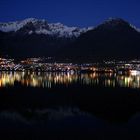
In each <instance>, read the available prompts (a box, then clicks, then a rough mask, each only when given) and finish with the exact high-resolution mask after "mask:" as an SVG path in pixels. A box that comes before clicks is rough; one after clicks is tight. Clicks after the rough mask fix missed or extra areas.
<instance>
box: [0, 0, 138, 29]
mask: <svg viewBox="0 0 140 140" xmlns="http://www.w3.org/2000/svg"><path fill="white" fill-rule="evenodd" d="M29 17H34V18H39V19H46V20H47V21H48V22H61V23H63V24H66V25H68V26H80V27H87V26H96V25H97V24H99V23H101V22H102V21H104V20H105V19H108V18H109V17H120V18H124V19H125V20H127V21H129V22H130V23H132V24H134V25H135V26H137V27H140V0H23V1H22V0H0V21H1V22H5V21H15V20H22V19H24V18H29Z"/></svg>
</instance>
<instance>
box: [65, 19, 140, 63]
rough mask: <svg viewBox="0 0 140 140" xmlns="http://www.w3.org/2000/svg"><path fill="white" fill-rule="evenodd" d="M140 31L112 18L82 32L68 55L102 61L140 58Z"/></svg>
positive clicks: (74, 57)
mask: <svg viewBox="0 0 140 140" xmlns="http://www.w3.org/2000/svg"><path fill="white" fill-rule="evenodd" d="M139 51H140V32H139V31H138V30H137V28H136V27H134V26H132V25H131V24H129V23H128V22H127V21H125V20H123V19H120V18H111V19H108V20H106V21H105V22H103V23H102V24H100V25H98V26H97V27H95V28H94V29H93V30H90V31H87V32H85V33H83V34H81V35H80V36H79V37H78V38H77V40H76V41H75V42H74V44H73V45H72V47H71V48H66V49H65V51H64V52H68V53H65V55H66V56H69V57H71V58H72V59H74V60H77V59H79V60H83V61H84V60H89V61H94V60H95V61H97V60H98V61H100V60H103V59H108V60H109V59H110V60H111V59H133V58H140V54H139Z"/></svg>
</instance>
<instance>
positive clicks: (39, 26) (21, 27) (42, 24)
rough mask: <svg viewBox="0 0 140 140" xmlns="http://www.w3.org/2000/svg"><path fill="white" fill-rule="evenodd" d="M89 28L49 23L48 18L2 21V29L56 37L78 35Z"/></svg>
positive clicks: (0, 28) (0, 29)
mask: <svg viewBox="0 0 140 140" xmlns="http://www.w3.org/2000/svg"><path fill="white" fill-rule="evenodd" d="M87 30H89V29H88V28H87V29H86V28H83V29H80V28H78V27H68V26H66V25H63V24H61V23H48V22H47V21H46V20H38V19H35V18H28V19H25V20H22V21H16V22H8V23H0V31H2V32H14V33H23V34H28V35H31V34H33V33H35V34H44V35H49V36H55V37H65V38H71V37H78V36H79V35H80V34H81V33H84V32H86V31H87Z"/></svg>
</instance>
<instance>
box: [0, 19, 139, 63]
mask: <svg viewBox="0 0 140 140" xmlns="http://www.w3.org/2000/svg"><path fill="white" fill-rule="evenodd" d="M30 20H33V22H30ZM30 20H29V19H28V20H25V21H24V23H26V24H25V25H24V27H22V28H21V29H19V30H17V31H16V32H0V44H1V47H0V53H1V54H8V55H10V56H13V57H21V56H23V57H32V56H33V57H36V56H44V57H45V56H53V57H55V58H57V59H63V60H65V59H70V60H72V61H94V60H95V61H96V60H103V59H128V58H140V55H139V51H140V32H139V31H138V30H137V28H136V27H135V26H133V25H131V24H130V23H129V22H127V21H125V20H123V19H121V18H113V19H108V20H106V21H104V22H103V23H101V24H100V25H98V26H96V27H94V28H90V29H88V30H85V31H83V32H79V30H78V29H77V28H76V27H70V28H69V27H67V26H65V25H63V24H61V23H55V24H48V22H47V21H46V20H41V22H40V21H39V20H35V19H30ZM27 21H28V22H27ZM22 23H23V22H22ZM19 24H21V23H19ZM0 25H1V24H0ZM16 27H17V26H16ZM43 29H44V30H43ZM53 30H54V32H53ZM46 31H47V33H46ZM49 32H50V33H49ZM73 32H74V33H73ZM77 33H78V34H77ZM17 52H18V53H17Z"/></svg>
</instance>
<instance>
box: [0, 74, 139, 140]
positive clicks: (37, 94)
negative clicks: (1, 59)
mask: <svg viewBox="0 0 140 140" xmlns="http://www.w3.org/2000/svg"><path fill="white" fill-rule="evenodd" d="M0 136H1V137H6V138H7V137H8V138H13V139H14V138H18V139H24V138H25V139H27V138H30V139H43V138H44V137H45V138H46V139H52V140H53V139H60V140H61V139H103V140H104V139H109V138H111V139H113V140H114V139H131V140H132V139H133V140H135V139H140V75H136V74H129V75H119V74H113V73H106V74H103V73H102V74H101V73H100V74H99V73H41V72H0Z"/></svg>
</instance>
